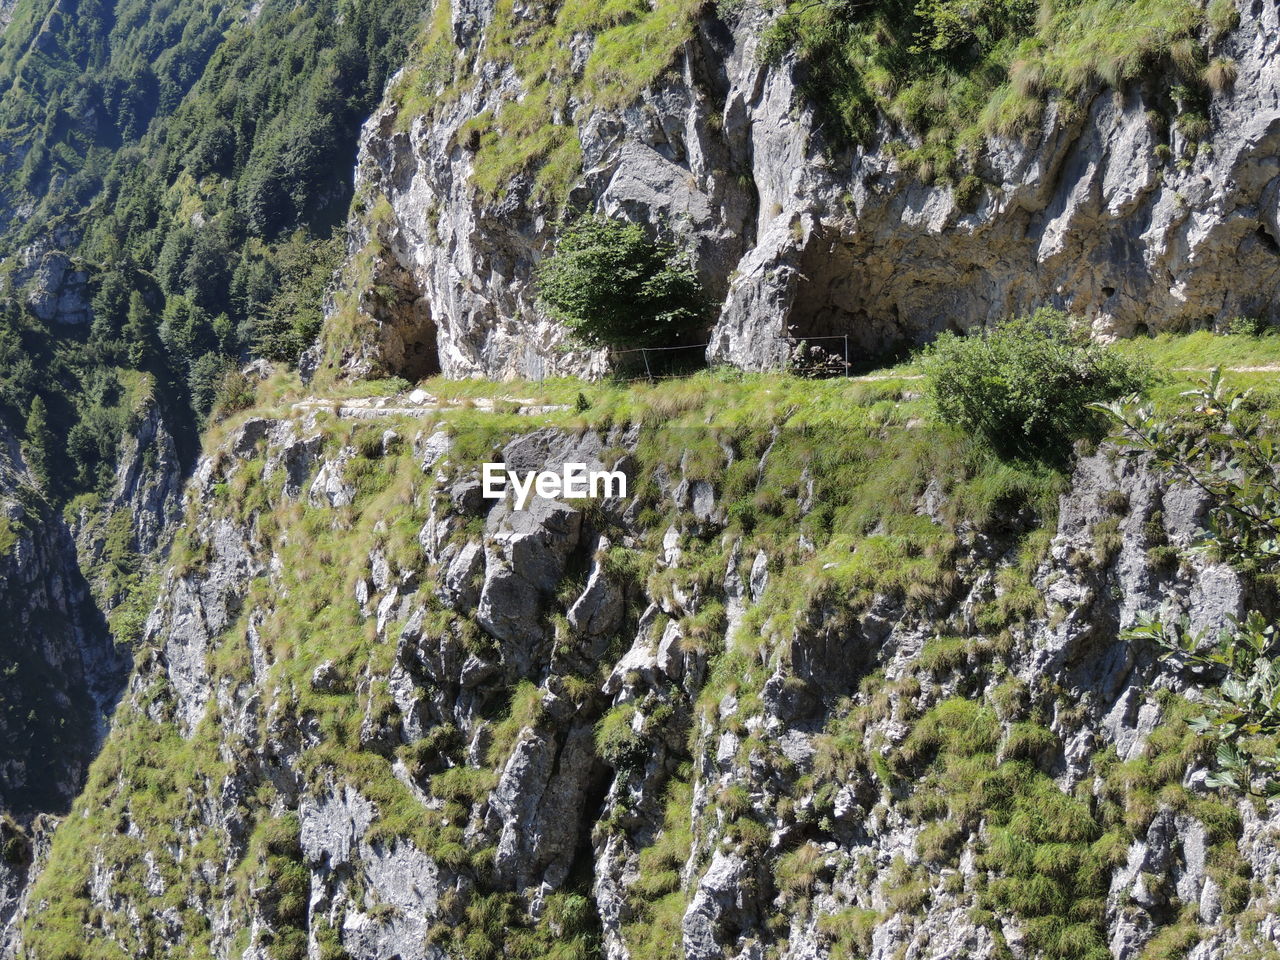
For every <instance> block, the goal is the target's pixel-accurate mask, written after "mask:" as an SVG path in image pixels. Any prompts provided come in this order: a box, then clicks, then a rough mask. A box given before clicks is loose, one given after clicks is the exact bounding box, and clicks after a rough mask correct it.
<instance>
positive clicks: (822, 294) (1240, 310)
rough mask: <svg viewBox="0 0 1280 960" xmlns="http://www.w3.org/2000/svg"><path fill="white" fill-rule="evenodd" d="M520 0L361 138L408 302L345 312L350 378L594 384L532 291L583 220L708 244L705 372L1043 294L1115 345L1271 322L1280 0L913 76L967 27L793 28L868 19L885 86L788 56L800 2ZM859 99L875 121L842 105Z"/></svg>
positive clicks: (490, 11) (1076, 34)
mask: <svg viewBox="0 0 1280 960" xmlns="http://www.w3.org/2000/svg"><path fill="white" fill-rule="evenodd" d="M518 6H519V5H514V4H512V3H510V2H503V0H483V2H480V3H468V4H461V3H455V4H452V5H450V4H448V3H440V4H437V5H436V12H435V22H434V24H433V26H432V30H431V33H430V35H429V37H428V39H427V41H426V42H425V43H424V45H423V50H422V52H421V53H420V54H419V55H418V57H417V59H416V60H415V61H414V65H413V66H412V67H411V68H410V69H408V70H407V71H406V72H405V73H404V74H403V75H402V76H401V77H400V78H399V80H398V82H397V83H395V84H393V85H392V87H391V88H390V90H389V93H388V97H387V100H386V103H385V104H384V106H383V107H382V109H381V110H380V111H379V112H378V114H377V115H376V116H375V117H374V118H373V119H372V120H371V121H370V122H369V123H368V124H367V125H366V128H365V133H364V137H363V141H362V145H361V154H360V156H361V160H360V168H359V174H358V177H359V187H358V188H357V194H358V196H359V197H360V202H359V204H358V205H357V209H356V219H357V224H356V240H355V243H354V245H355V246H356V247H357V253H356V255H355V258H354V260H353V263H352V266H351V272H352V275H361V276H374V277H379V278H387V282H386V283H385V284H384V286H383V287H382V288H381V289H382V290H383V291H384V295H383V296H382V297H381V298H378V297H367V296H366V297H364V298H363V299H360V298H359V297H358V296H352V297H351V298H349V299H348V302H345V303H344V302H342V301H340V302H339V303H338V305H337V306H338V309H336V310H335V311H333V315H334V322H332V323H331V325H330V327H329V328H328V331H329V332H328V337H329V342H328V345H327V352H326V356H325V361H324V362H325V363H326V364H327V365H328V366H329V367H331V368H334V369H339V368H342V367H344V366H345V367H346V368H347V369H348V370H350V371H352V372H354V373H356V374H358V375H359V374H365V373H369V372H373V371H382V372H390V373H396V372H400V371H404V372H405V373H406V375H408V376H410V377H412V376H414V375H416V374H417V373H418V372H421V371H422V370H423V368H422V367H421V364H420V363H418V362H417V361H415V359H414V358H415V357H416V356H418V354H419V352H420V351H421V350H428V351H430V350H432V349H433V348H436V349H437V352H438V355H439V364H440V369H441V370H443V371H444V372H445V373H446V374H448V375H451V376H466V375H473V374H482V375H486V376H494V377H502V376H510V375H524V376H530V377H540V376H543V375H549V374H553V373H555V372H557V371H562V372H563V371H570V372H580V373H587V372H591V371H595V370H598V369H600V367H601V365H602V364H603V363H604V361H605V358H604V357H603V356H600V355H595V354H591V355H583V354H581V353H579V352H575V351H573V350H571V349H567V347H570V346H572V345H571V344H566V343H565V342H564V336H563V331H562V330H559V329H558V328H557V325H556V324H554V323H552V322H551V321H549V320H548V319H547V317H546V316H545V314H544V313H543V311H541V310H540V309H539V307H538V305H537V291H536V289H535V284H534V282H533V278H534V273H535V268H536V264H537V263H538V261H539V260H540V259H541V257H542V256H544V255H545V253H546V251H547V249H548V245H549V243H550V242H551V240H552V238H553V237H554V235H555V233H556V230H557V223H558V222H559V220H560V219H561V214H562V211H563V212H564V214H565V215H567V216H570V217H571V216H573V215H574V214H575V213H577V212H581V211H583V210H588V209H592V208H597V207H598V208H602V209H604V210H607V211H609V212H616V213H620V214H623V215H625V216H627V217H629V218H632V219H636V220H640V221H642V222H645V223H648V224H666V225H667V226H668V227H669V229H671V230H672V231H673V232H675V233H676V234H678V235H679V236H681V237H683V238H685V240H686V241H687V243H688V244H689V246H690V248H691V250H692V252H693V254H694V256H695V258H696V261H697V264H698V266H699V269H700V270H701V272H702V274H703V276H704V280H705V282H706V285H707V288H708V290H709V291H710V292H711V293H712V295H713V297H714V299H715V300H716V301H717V304H718V314H717V316H716V317H715V318H714V323H713V324H712V329H711V330H710V335H709V339H710V340H711V341H712V344H711V346H710V348H709V349H708V351H707V357H708V359H710V360H712V361H727V362H731V363H734V364H737V365H740V366H744V367H747V368H751V369H768V368H774V367H777V366H778V365H779V364H781V363H783V362H784V361H785V359H786V357H787V356H788V355H789V353H790V351H791V349H792V346H793V343H794V340H788V339H787V338H807V339H812V338H814V337H818V336H843V335H845V334H848V335H849V337H850V338H851V341H852V352H853V354H854V359H857V360H860V359H863V358H865V357H868V356H872V357H874V356H877V355H880V354H883V353H886V352H891V351H893V350H895V349H898V348H900V347H901V346H902V345H904V344H912V343H920V342H922V341H923V340H925V339H927V338H929V337H930V336H932V335H933V334H936V333H937V332H939V331H941V330H945V329H963V328H968V327H970V326H972V325H974V324H976V323H983V322H986V321H988V320H991V319H994V318H998V317H1000V316H1003V315H1006V314H1009V313H1016V312H1020V311H1025V310H1028V309H1031V308H1034V307H1036V306H1039V305H1043V304H1046V303H1049V304H1054V305H1057V306H1060V307H1063V308H1066V309H1069V310H1071V311H1073V312H1075V313H1077V314H1080V315H1083V316H1086V317H1088V318H1090V319H1091V320H1092V321H1093V322H1094V324H1095V326H1096V329H1097V330H1098V332H1099V333H1100V334H1105V335H1121V336H1128V335H1132V334H1134V333H1135V332H1142V331H1145V330H1156V329H1172V330H1181V329H1194V328H1197V327H1199V326H1203V325H1205V324H1208V325H1212V324H1214V323H1218V322H1224V321H1226V320H1229V319H1230V318H1232V317H1235V316H1237V315H1242V316H1252V317H1259V318H1264V319H1269V320H1272V321H1274V320H1275V319H1276V318H1277V309H1278V306H1277V301H1276V297H1275V291H1276V289H1277V280H1278V279H1280V275H1278V273H1277V271H1278V270H1280V225H1278V224H1277V222H1276V219H1275V217H1276V213H1275V211H1276V203H1275V195H1276V189H1277V186H1276V185H1277V180H1276V173H1275V169H1274V162H1273V160H1274V155H1275V152H1276V146H1277V144H1276V135H1277V134H1276V129H1277V124H1278V123H1280V106H1278V104H1280V91H1278V90H1277V86H1276V76H1277V74H1276V69H1275V63H1276V55H1277V52H1276V47H1275V37H1276V36H1277V33H1278V31H1280V22H1277V20H1276V11H1275V9H1274V8H1273V7H1271V6H1269V5H1266V4H1253V5H1249V4H1243V5H1239V6H1238V9H1237V5H1235V4H1233V3H1230V2H1224V0H1217V2H1215V3H1214V4H1211V5H1210V7H1211V8H1210V9H1209V10H1208V11H1207V12H1206V10H1205V9H1204V8H1202V7H1201V6H1200V5H1198V4H1195V3H1191V2H1186V3H1183V2H1172V0H1171V2H1168V3H1142V4H1130V5H1124V6H1123V7H1117V6H1116V5H1114V4H1105V3H1101V4H1096V5H1090V4H1088V3H1084V4H1073V5H1068V6H1066V7H1063V8H1062V9H1061V10H1058V11H1057V12H1056V13H1054V14H1053V15H1052V16H1050V15H1049V14H1048V13H1046V14H1045V16H1044V17H1042V18H1041V23H1042V25H1041V26H1039V27H1037V26H1035V25H1034V22H1033V23H1031V24H1030V25H1028V26H1026V27H1025V28H1023V29H1024V33H1023V34H1022V35H1023V36H1025V38H1026V39H1025V40H1024V42H1022V44H1021V45H1019V46H1017V47H1016V49H1015V48H1014V47H1010V46H1008V45H1007V44H1005V46H999V45H997V46H998V50H999V51H1004V52H1003V53H1002V54H1001V57H1002V59H997V60H993V61H992V62H990V63H986V62H982V63H971V64H964V65H957V64H955V63H951V62H949V61H944V62H943V65H942V66H936V65H935V66H933V67H929V68H928V69H931V70H933V73H932V74H927V75H926V76H925V78H924V80H920V81H919V82H915V80H916V78H915V75H914V74H913V73H912V71H913V70H917V69H919V70H925V67H923V66H920V65H919V63H917V61H923V62H925V63H927V64H931V63H934V61H935V60H936V57H935V58H933V59H930V57H929V56H926V55H925V54H921V53H919V52H918V46H917V45H918V44H919V43H920V40H919V38H918V37H916V36H914V35H911V34H910V31H911V30H912V29H915V25H918V24H920V23H921V20H920V17H921V14H920V12H919V11H920V10H935V9H937V10H943V9H944V8H945V9H950V7H951V5H949V4H941V3H940V4H935V5H927V4H920V5H912V4H905V5H904V4H900V3H898V4H895V3H892V2H889V0H878V2H876V3H871V4H862V5H841V4H835V3H832V4H814V3H809V4H794V5H791V6H794V7H795V8H796V9H797V10H804V11H806V13H804V14H803V16H809V15H810V14H812V15H813V16H828V17H834V18H837V19H838V18H839V17H848V18H851V20H852V23H853V24H854V26H853V27H849V28H847V29H849V30H853V31H854V32H855V33H856V31H857V30H860V29H863V28H862V27H859V26H858V24H859V23H861V22H862V20H860V18H862V19H866V20H867V22H868V24H869V25H868V26H866V27H865V30H864V32H865V34H866V36H865V37H862V36H861V35H859V36H858V37H856V38H855V39H854V40H850V41H849V43H850V45H851V46H853V47H857V46H858V44H864V45H866V46H868V47H870V48H872V49H881V48H883V49H884V50H887V51H888V52H887V53H884V54H883V56H884V58H886V59H888V60H891V61H892V62H890V63H889V65H888V66H887V67H886V66H885V64H882V63H879V62H878V61H875V60H874V57H875V56H880V55H881V54H875V55H874V56H873V55H868V56H872V60H871V61H869V62H866V63H864V62H863V61H861V60H860V59H859V57H860V56H861V55H860V54H856V53H850V52H849V51H847V50H846V49H844V48H843V47H841V46H839V45H831V44H828V45H827V46H825V47H821V46H820V48H819V49H817V50H816V51H815V52H810V53H806V52H805V48H804V47H803V46H801V47H799V48H798V51H799V52H798V53H784V54H783V55H781V56H779V54H778V53H777V48H778V41H777V29H776V28H775V27H774V26H773V24H774V23H775V20H776V18H777V17H778V16H779V13H780V11H781V10H783V9H784V8H786V7H787V6H788V5H786V4H768V3H755V2H746V3H733V4H723V3H722V4H715V5H712V4H700V3H689V2H685V0H662V2H659V3H656V4H653V5H649V4H618V5H610V6H608V7H607V8H605V7H601V8H598V9H594V10H591V11H586V10H584V9H583V8H582V7H581V5H577V4H541V5H538V6H537V7H536V8H534V7H520V8H519V9H517V7H518ZM960 6H961V7H963V5H960ZM990 6H996V5H994V4H993V5H987V6H983V7H981V9H984V10H985V9H988V7H990ZM1013 6H1017V5H1016V4H1015V5H1013ZM1022 6H1024V7H1025V6H1026V5H1022ZM615 7H616V9H615ZM845 8H849V9H852V10H853V12H852V13H849V14H839V13H826V14H824V13H821V11H831V10H840V9H845ZM1020 9H1021V8H1020ZM1046 9H1047V8H1046ZM815 10H816V11H820V12H819V13H816V14H815V13H813V11H815ZM860 11H866V12H865V13H864V12H860ZM944 15H945V12H944V13H943V14H939V16H940V17H942V16H944ZM797 16H800V14H797ZM966 16H968V14H966V13H965V11H964V9H960V10H959V11H958V12H956V13H955V17H956V20H957V22H963V21H964V18H965V17H966ZM868 18H869V19H868ZM1032 20H1033V21H1034V18H1032ZM1233 24H1236V26H1234V27H1233V26H1232V25H1233ZM828 26H829V25H828ZM794 29H796V30H799V31H800V33H801V34H802V35H803V33H804V29H805V28H804V27H803V25H802V26H801V27H796V28H794ZM813 29H814V30H817V28H816V27H815V28H813ZM904 31H905V32H906V33H907V35H906V36H899V34H902V33H903V32H904ZM1037 31H1039V32H1037ZM785 35H786V34H785V32H784V36H785ZM913 51H915V52H913ZM1071 57H1075V58H1076V60H1075V61H1072V60H1071V59H1070V58H1071ZM797 58H798V59H797ZM894 58H896V59H894ZM1108 58H1110V59H1108ZM842 71H843V72H842ZM993 76H994V77H995V78H996V79H995V80H994V81H993V80H992V79H991V77H993ZM1082 78H1083V79H1082ZM925 80H927V81H928V83H932V84H933V86H929V85H928V83H925ZM841 84H843V85H844V87H853V88H855V89H856V90H860V91H861V93H859V94H858V95H857V96H858V97H861V98H862V99H861V100H858V99H857V97H855V98H854V101H855V102H854V103H853V104H852V105H849V104H836V105H835V106H834V107H833V106H832V105H831V104H828V103H825V102H824V99H823V97H824V95H830V96H834V95H835V93H836V92H837V91H836V88H839V87H840V86H841ZM984 84H985V85H986V86H984ZM1068 84H1070V85H1068ZM975 86H976V87H977V88H978V90H979V93H978V94H975V93H974V92H973V89H974V88H975ZM876 91H882V92H879V93H877V92H876ZM912 91H914V92H912ZM912 97H914V98H915V99H914V100H912ZM839 109H847V110H848V111H849V112H850V113H852V114H853V117H854V119H853V120H852V121H850V120H849V119H848V117H849V114H848V113H846V114H844V115H843V116H833V115H832V113H833V110H834V111H836V112H837V113H838V111H839ZM966 111H967V112H966ZM983 118H986V119H985V120H984V119H983ZM947 123H953V124H954V123H964V124H968V126H967V127H966V128H965V129H964V130H963V131H960V132H956V131H954V130H951V129H949V128H948V127H947V126H946V124H947ZM984 124H985V125H984ZM850 125H852V126H853V127H854V128H855V131H854V132H853V133H851V132H850V131H849V130H848V129H845V128H846V127H848V126H850ZM851 137H855V139H853V142H852V144H851V143H850V138H851ZM721 301H722V302H721Z"/></svg>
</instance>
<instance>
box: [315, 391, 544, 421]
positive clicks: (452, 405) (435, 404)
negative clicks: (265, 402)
mask: <svg viewBox="0 0 1280 960" xmlns="http://www.w3.org/2000/svg"><path fill="white" fill-rule="evenodd" d="M499 406H503V407H506V408H507V410H505V411H504V412H511V413H514V414H517V415H518V416H522V417H537V416H542V415H543V414H547V413H556V412H558V411H561V410H568V409H569V407H568V405H566V404H554V403H539V402H538V401H537V400H526V399H520V398H518V397H475V398H468V399H465V400H442V399H440V398H439V397H436V396H433V395H432V394H429V393H427V392H426V391H425V390H414V391H412V392H410V393H407V394H402V395H400V396H395V397H355V398H353V399H349V400H326V399H324V398H322V397H308V398H307V399H306V400H299V401H298V402H297V403H295V404H294V405H293V409H295V410H329V411H331V412H333V413H334V414H336V415H337V416H339V417H344V418H347V419H351V420H376V419H377V418H379V417H423V416H426V415H427V414H430V413H439V412H441V411H445V410H481V411H484V412H485V413H493V412H494V411H496V410H497V409H498V408H499Z"/></svg>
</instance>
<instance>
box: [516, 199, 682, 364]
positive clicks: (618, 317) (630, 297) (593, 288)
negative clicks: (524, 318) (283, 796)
mask: <svg viewBox="0 0 1280 960" xmlns="http://www.w3.org/2000/svg"><path fill="white" fill-rule="evenodd" d="M538 291H539V294H540V296H541V298H542V303H543V304H544V306H545V307H546V309H547V311H548V312H549V313H550V314H551V315H552V316H553V317H555V318H556V319H557V320H560V321H562V322H563V323H565V324H566V325H567V326H568V327H569V329H570V330H571V331H572V332H573V334H574V336H576V337H577V338H578V339H579V340H581V341H583V342H584V343H587V344H591V345H593V346H602V345H603V346H612V347H645V346H667V345H671V344H674V343H676V342H677V341H679V340H680V339H681V338H682V337H683V336H684V335H685V334H687V333H688V332H689V331H691V330H693V329H695V328H696V327H698V326H699V325H700V324H701V323H702V321H703V319H704V317H705V315H706V304H705V302H704V300H703V296H702V286H701V284H700V283H699V281H698V277H697V274H696V272H695V271H694V269H693V264H692V263H691V262H690V260H689V258H688V256H687V255H685V254H684V253H683V252H681V251H680V250H679V249H678V248H677V247H676V246H675V245H674V244H672V243H670V242H668V241H664V240H655V239H653V238H651V237H650V236H649V235H648V233H647V232H646V231H645V228H644V227H642V226H641V225H640V224H637V223H627V222H626V221H624V220H618V219H615V218H610V217H604V216H589V217H584V218H582V219H581V220H579V221H577V222H576V223H574V224H573V225H571V226H569V227H567V228H566V229H565V230H564V232H563V233H561V235H560V238H559V240H558V241H557V243H556V248H555V252H554V253H553V254H552V255H551V256H549V257H548V258H547V259H546V260H545V261H543V263H542V264H541V265H540V267H539V269H538Z"/></svg>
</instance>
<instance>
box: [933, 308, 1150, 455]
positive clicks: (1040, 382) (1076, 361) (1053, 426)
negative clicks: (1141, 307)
mask: <svg viewBox="0 0 1280 960" xmlns="http://www.w3.org/2000/svg"><path fill="white" fill-rule="evenodd" d="M924 369H925V378H926V380H927V382H928V389H929V393H930V395H931V397H932V399H933V402H934V405H935V406H936V408H937V411H938V414H939V416H940V417H941V418H942V419H943V420H944V421H946V422H947V423H953V424H955V425H956V426H958V427H960V428H961V429H963V430H966V431H969V432H972V433H974V434H976V435H977V436H978V437H980V438H981V439H982V440H984V441H985V442H986V443H988V444H989V445H990V446H991V447H992V448H994V449H995V450H996V451H997V452H999V453H1002V454H1017V455H1036V456H1054V455H1061V454H1063V453H1065V451H1066V450H1067V449H1068V448H1069V447H1070V445H1071V442H1072V440H1074V439H1075V438H1077V437H1080V436H1083V435H1088V434H1091V433H1093V432H1094V431H1095V429H1096V428H1097V427H1098V426H1099V421H1098V419H1097V416H1096V414H1095V412H1094V411H1093V410H1092V409H1091V408H1090V407H1089V404H1091V403H1096V402H1099V401H1104V400H1113V399H1115V398H1116V397H1119V396H1122V395H1124V394H1128V393H1133V392H1135V391H1137V390H1139V389H1140V388H1141V387H1142V385H1143V378H1142V377H1141V376H1140V374H1139V373H1138V370H1137V368H1136V367H1135V366H1134V365H1133V364H1132V363H1131V362H1130V361H1128V360H1126V359H1125V358H1123V357H1121V356H1119V355H1118V354H1116V353H1115V352H1113V351H1112V350H1110V349H1109V348H1107V347H1106V346H1103V345H1102V344H1098V343H1094V342H1093V341H1091V340H1090V339H1089V337H1088V334H1087V332H1085V331H1084V330H1083V328H1082V327H1081V325H1079V324H1078V323H1075V322H1073V320H1072V318H1070V317H1068V316H1067V315H1066V314H1064V313H1062V312H1061V311H1058V310H1051V309H1042V310H1039V311H1037V312H1036V313H1034V314H1031V315H1030V316H1026V317H1019V318H1016V319H1011V320H1006V321H1004V322H1003V323H1001V324H999V325H998V326H997V327H996V328H995V329H994V330H989V331H979V332H975V333H971V334H970V335H969V336H957V335H956V334H950V333H947V334H943V335H942V336H941V337H939V338H938V340H937V341H936V342H935V343H934V344H933V346H932V347H930V348H929V350H928V351H927V352H926V354H925V359H924Z"/></svg>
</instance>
